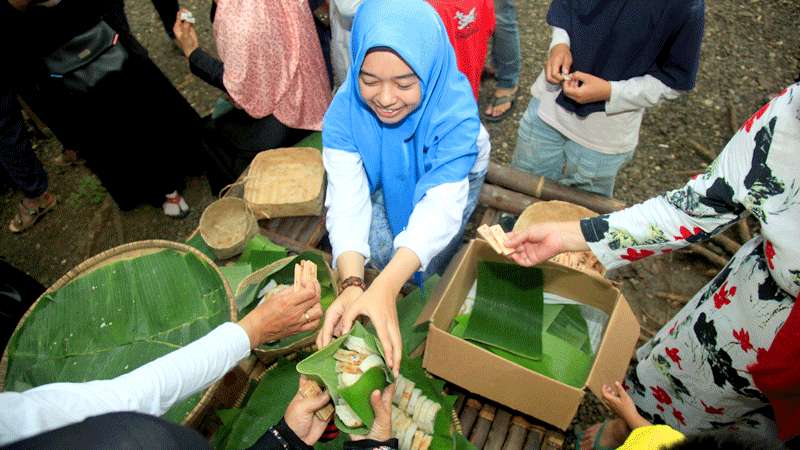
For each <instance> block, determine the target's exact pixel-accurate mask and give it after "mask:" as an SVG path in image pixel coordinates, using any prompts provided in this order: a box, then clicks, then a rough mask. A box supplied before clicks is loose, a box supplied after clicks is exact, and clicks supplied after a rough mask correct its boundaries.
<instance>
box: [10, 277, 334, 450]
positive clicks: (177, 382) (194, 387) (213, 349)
mask: <svg viewBox="0 0 800 450" xmlns="http://www.w3.org/2000/svg"><path fill="white" fill-rule="evenodd" d="M319 296H320V290H319V285H318V283H316V281H314V282H313V283H311V285H307V284H303V286H302V289H300V290H299V291H293V290H290V289H287V290H285V291H283V292H281V293H278V294H276V295H275V296H274V297H272V298H271V299H270V301H269V302H264V303H262V304H261V305H259V306H258V307H256V308H255V309H254V310H253V311H251V312H250V313H249V314H248V315H247V316H245V317H244V318H243V319H242V320H241V321H239V323H238V324H235V323H225V324H222V325H220V326H218V327H217V328H215V329H214V330H212V331H211V332H210V333H208V334H207V335H205V336H203V337H202V338H200V339H198V340H196V341H194V342H192V343H190V344H188V345H186V346H184V347H181V348H179V349H177V350H174V351H172V352H171V353H168V354H166V355H164V356H162V357H160V358H158V359H156V360H154V361H151V362H149V363H147V364H145V365H143V366H141V367H139V368H137V369H134V370H132V371H131V372H129V373H126V374H123V375H120V376H118V377H116V378H113V379H110V380H97V381H89V382H85V383H51V384H46V385H43V386H39V387H36V388H33V389H29V390H27V391H25V392H22V393H17V392H4V393H1V394H0V445H1V444H2V443H7V442H12V441H16V440H19V439H23V438H26V437H30V436H33V435H36V434H39V433H41V432H44V431H48V430H52V429H55V428H59V427H62V426H65V425H69V424H72V423H76V422H80V421H82V420H84V419H86V418H87V417H91V416H97V415H100V414H105V413H110V412H117V411H135V412H140V413H144V414H151V415H157V416H160V415H163V414H164V413H165V412H166V411H167V410H168V409H169V408H171V407H172V406H173V405H174V404H175V403H177V402H179V401H181V400H183V399H185V398H187V397H189V396H190V395H192V394H194V393H196V392H198V391H200V390H202V389H205V388H206V387H208V386H209V385H210V384H211V383H213V382H214V381H216V380H217V379H219V378H221V377H222V376H223V375H225V374H226V373H227V372H228V371H229V370H230V369H231V368H233V367H234V366H235V365H236V364H237V363H238V362H239V361H240V360H242V359H243V358H245V357H246V356H247V355H249V354H250V349H251V348H254V347H256V346H258V345H260V344H261V343H263V342H267V341H270V340H274V339H278V338H282V337H285V336H290V335H293V334H296V333H299V332H303V331H310V330H313V329H315V328H316V327H317V326H318V325H319V319H320V317H321V316H322V308H321V306H320V304H319ZM306 314H307V316H308V319H307V318H306Z"/></svg>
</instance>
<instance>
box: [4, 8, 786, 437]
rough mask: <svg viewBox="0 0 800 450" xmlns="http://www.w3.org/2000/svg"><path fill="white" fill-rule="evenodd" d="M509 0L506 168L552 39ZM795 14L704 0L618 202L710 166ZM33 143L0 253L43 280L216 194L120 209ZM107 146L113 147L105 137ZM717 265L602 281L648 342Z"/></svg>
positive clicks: (200, 104)
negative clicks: (26, 192)
mask: <svg viewBox="0 0 800 450" xmlns="http://www.w3.org/2000/svg"><path fill="white" fill-rule="evenodd" d="M517 3H518V9H519V11H518V14H519V27H520V35H521V45H522V57H523V64H522V74H521V78H520V84H519V85H520V89H519V94H518V96H517V104H516V107H515V109H514V112H513V114H512V116H511V117H509V118H507V119H506V120H504V121H503V122H500V123H498V124H488V129H489V132H490V133H491V136H492V144H493V154H492V159H493V160H494V161H496V162H499V163H504V164H507V163H508V162H509V161H510V157H511V154H512V152H513V149H514V145H515V142H516V130H517V126H518V122H519V119H520V117H521V115H522V114H523V112H524V110H525V107H526V106H527V103H528V101H529V100H530V93H529V87H530V85H531V84H532V82H533V80H534V79H535V77H536V76H537V75H538V73H539V72H540V70H541V68H542V65H543V63H544V61H545V57H546V52H547V48H548V43H549V39H550V30H549V28H548V27H547V25H546V24H545V15H546V12H547V5H548V2H546V1H536V2H534V1H532V0H519V1H518V2H517ZM183 4H184V5H185V6H186V7H188V8H190V9H191V10H192V11H193V12H194V13H195V16H196V17H197V27H198V31H199V34H200V43H201V45H202V46H203V47H205V48H209V49H211V50H212V51H213V40H212V36H211V27H210V24H209V20H208V14H207V11H208V1H207V0H203V1H201V0H188V1H186V2H184V3H183ZM126 7H127V13H128V17H129V20H130V23H131V27H132V29H133V31H134V33H135V35H136V36H137V37H138V38H139V39H140V41H141V42H142V43H143V44H144V45H145V47H146V48H148V49H149V51H150V54H151V57H152V59H153V60H154V61H155V62H156V63H157V64H158V66H159V67H161V69H162V70H163V71H164V72H165V73H166V74H167V75H168V77H169V78H170V79H171V80H172V82H173V83H174V84H175V86H177V87H178V89H179V90H180V91H181V92H182V93H183V94H184V95H185V96H186V98H187V99H188V100H189V101H190V103H191V104H192V105H193V106H194V107H195V108H196V109H197V111H198V112H199V113H200V114H201V115H205V114H208V113H209V112H210V110H211V107H212V105H213V102H214V100H215V99H216V97H217V96H218V95H219V92H218V91H216V90H215V89H214V88H211V87H210V86H208V85H206V84H204V83H203V82H201V81H200V80H199V79H197V78H196V77H194V76H193V75H192V74H191V73H190V72H189V70H188V65H187V62H186V60H185V59H184V57H183V55H182V54H181V53H180V52H179V51H178V50H177V48H176V47H175V46H174V45H173V43H172V42H171V41H170V40H169V39H168V38H167V37H166V35H165V33H164V31H163V29H162V27H161V24H160V22H159V20H158V17H157V15H156V13H155V10H154V9H153V7H152V4H151V3H150V2H149V1H147V0H128V1H127V5H126ZM799 19H800V5H799V4H798V3H797V2H796V0H772V1H749V2H742V1H740V0H715V1H713V2H708V3H707V4H706V29H705V36H704V41H703V47H702V61H701V65H700V72H699V75H698V79H697V86H696V88H695V89H694V90H693V91H692V92H691V93H689V94H688V95H685V96H682V97H680V98H679V99H677V100H674V101H670V102H667V103H664V104H662V105H660V106H658V107H656V108H653V109H651V110H649V111H648V112H647V113H646V114H645V118H644V122H643V124H642V129H641V136H640V142H639V146H638V148H637V151H636V157H635V158H634V160H633V161H632V162H631V163H629V164H627V165H626V166H625V167H624V168H623V169H622V171H621V172H620V174H619V176H618V177H617V188H616V194H615V195H616V197H618V198H619V199H621V200H623V201H625V202H628V203H634V202H638V201H642V200H645V199H647V198H650V197H652V196H655V195H657V194H659V193H661V192H664V191H666V190H669V189H673V188H677V187H679V186H681V185H682V184H683V183H684V182H685V181H686V179H687V178H688V176H690V174H693V173H696V172H699V171H702V170H703V169H704V167H706V165H707V162H706V161H705V160H704V159H703V158H701V157H700V156H698V155H697V154H696V153H695V152H694V151H693V150H692V147H691V146H690V144H689V142H690V140H692V141H695V142H697V143H700V144H701V145H703V146H705V147H707V148H708V149H711V150H712V151H714V152H718V151H719V150H720V149H721V148H722V147H723V146H724V144H725V142H726V141H727V140H728V138H729V137H730V136H731V134H732V133H733V131H734V130H735V129H736V128H738V126H739V124H740V123H742V122H743V121H744V120H745V119H746V118H747V116H748V115H749V114H750V113H751V112H753V111H755V110H756V109H757V108H758V107H759V106H760V105H761V104H762V103H763V102H764V101H765V100H766V99H767V98H769V95H770V94H773V93H775V92H778V91H780V90H781V89H782V88H783V87H784V86H786V85H788V84H790V83H791V82H792V81H793V80H794V79H795V77H797V75H798V72H800V34H798V33H797V24H798V20H799ZM492 88H493V81H492V80H486V81H484V84H483V89H482V92H481V97H482V105H485V102H486V99H487V98H488V96H490V95H491V93H492ZM482 107H484V108H485V106H482ZM153 108H158V105H157V104H154V105H153ZM33 142H34V147H35V150H36V152H37V154H38V155H39V158H40V159H41V160H42V161H43V162H44V164H45V168H46V169H47V171H48V173H49V176H50V189H51V192H53V193H54V194H55V195H56V196H58V199H59V204H58V206H57V208H56V209H55V210H54V211H52V212H51V213H49V214H48V215H47V216H45V217H44V218H43V219H42V220H41V222H40V223H38V224H37V225H36V226H35V227H34V228H32V229H31V230H29V231H27V232H25V233H24V234H21V235H13V234H11V233H9V232H8V231H4V232H0V256H2V257H3V258H5V259H7V260H8V261H10V262H11V263H12V264H13V265H15V266H16V267H18V268H20V269H22V270H24V271H25V272H27V273H29V274H31V275H32V276H33V277H34V278H36V279H37V280H39V281H40V282H41V283H42V284H44V285H45V286H47V285H50V284H52V283H53V282H54V281H55V280H57V279H58V278H59V277H61V276H62V275H63V274H64V273H65V272H66V271H67V270H69V269H70V268H71V267H74V266H75V265H76V264H78V263H80V262H81V261H83V260H84V259H86V258H87V257H89V256H91V255H93V254H96V253H98V252H100V251H102V250H105V249H108V248H111V247H113V246H116V245H119V244H122V243H126V242H131V241H136V240H141V239H169V240H177V241H181V240H183V239H185V238H186V237H187V236H188V235H189V234H190V233H191V232H192V231H193V230H194V229H195V228H196V226H197V223H198V221H199V218H200V214H201V212H202V210H203V208H204V207H205V206H206V205H208V204H209V203H210V202H211V201H213V199H214V196H213V195H212V194H211V193H210V192H209V189H208V184H207V182H206V181H205V180H204V179H203V178H200V177H195V178H189V179H188V180H187V188H186V190H185V192H184V195H185V197H186V199H187V201H188V202H189V204H190V205H191V206H192V212H191V214H190V215H189V216H188V217H187V218H185V219H183V220H173V219H170V218H167V217H165V216H164V215H163V214H162V213H161V210H160V208H154V207H151V206H142V207H140V208H138V209H136V210H134V211H129V212H121V211H119V209H118V208H117V207H116V205H115V204H114V203H113V201H112V200H111V199H110V197H108V196H107V195H104V192H103V190H102V188H101V187H100V185H99V183H98V182H97V180H96V178H94V177H93V175H92V174H91V172H90V171H89V170H88V169H86V168H85V167H83V166H73V167H68V168H62V167H58V166H55V165H54V164H52V162H51V160H52V159H53V158H54V157H55V156H57V155H58V154H59V152H60V151H61V145H60V144H59V143H58V142H57V141H56V140H55V139H53V138H41V137H34V139H33ZM108 151H114V144H113V142H110V143H109V148H108ZM146 182H147V174H142V183H146ZM19 198H20V196H19V193H18V192H14V191H13V190H12V191H8V192H7V193H5V194H2V195H0V221H2V224H3V226H5V225H6V224H8V222H9V221H10V220H11V217H12V215H13V213H14V212H15V211H16V206H17V204H18V202H19ZM731 237H736V235H735V234H731ZM717 269H718V267H716V266H714V265H712V264H710V263H708V262H707V261H705V260H704V259H701V258H699V257H697V256H695V255H693V254H682V253H678V254H673V255H669V256H666V257H660V258H650V259H649V260H645V261H642V262H639V263H637V264H636V265H633V266H629V267H626V268H623V269H621V270H617V271H613V272H612V273H610V274H609V277H610V278H612V279H613V280H615V281H617V282H619V283H620V284H621V286H622V289H623V292H624V294H625V296H626V297H627V299H628V300H629V301H630V303H631V304H632V306H633V309H634V310H635V312H636V313H637V315H638V316H639V319H640V322H641V324H642V328H643V336H645V337H647V336H649V334H650V333H652V332H655V331H657V330H658V329H659V328H660V327H661V325H662V324H663V323H664V322H666V321H667V320H668V319H669V318H670V317H671V316H672V315H674V313H675V312H676V311H677V308H678V307H679V303H680V302H676V301H672V302H670V301H665V300H664V299H663V294H664V293H669V294H673V297H675V298H689V297H690V296H691V295H692V294H693V293H694V292H696V291H697V290H698V289H699V288H700V287H702V286H703V285H704V284H705V283H706V282H707V281H708V280H709V279H710V277H711V276H712V275H713V274H714V273H715V271H716V270H717ZM608 414H609V413H607V412H606V411H605V410H604V408H603V407H602V405H600V404H599V403H598V402H597V401H596V399H593V396H592V395H588V396H587V400H586V401H585V402H584V404H583V405H582V407H581V409H580V411H579V413H578V416H577V417H576V419H575V425H576V426H577V427H578V428H583V427H585V426H587V425H588V424H590V423H592V422H594V421H596V420H598V419H599V418H601V417H602V416H604V415H608Z"/></svg>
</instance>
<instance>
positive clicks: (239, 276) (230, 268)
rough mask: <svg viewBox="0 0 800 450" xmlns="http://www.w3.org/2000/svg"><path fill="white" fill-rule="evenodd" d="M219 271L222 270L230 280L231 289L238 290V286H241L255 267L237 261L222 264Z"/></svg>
mask: <svg viewBox="0 0 800 450" xmlns="http://www.w3.org/2000/svg"><path fill="white" fill-rule="evenodd" d="M219 271H220V272H222V275H223V276H224V277H225V279H226V280H228V284H229V285H230V287H231V289H232V290H233V291H234V292H236V288H238V287H239V284H240V283H241V282H242V280H244V279H245V278H247V276H248V275H250V274H251V273H252V272H253V269H252V267H250V264H240V263H236V264H230V265H227V266H222V267H220V268H219Z"/></svg>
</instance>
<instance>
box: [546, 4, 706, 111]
mask: <svg viewBox="0 0 800 450" xmlns="http://www.w3.org/2000/svg"><path fill="white" fill-rule="evenodd" d="M704 9H705V3H704V0H553V2H552V3H551V5H550V10H549V11H548V13H547V23H549V24H550V25H553V26H556V27H559V28H563V29H565V30H566V31H567V33H569V37H570V51H571V52H572V61H573V62H572V70H580V71H581V72H586V73H590V74H592V75H595V76H598V77H600V78H603V79H605V80H609V81H619V80H627V79H629V78H633V77H638V76H642V75H652V76H653V77H655V78H657V79H659V80H661V82H662V83H664V84H666V85H667V86H669V87H671V88H672V89H675V90H679V91H688V90H690V89H692V88H694V82H695V77H696V76H697V69H698V67H699V65H700V42H701V41H702V39H703V25H704V23H703V14H704ZM556 103H558V104H559V105H561V106H562V107H563V108H565V109H566V110H568V111H572V112H574V113H576V114H577V115H579V116H587V115H589V114H590V113H593V112H598V111H605V102H604V101H603V102H594V103H587V104H583V105H582V104H579V103H577V102H576V101H574V100H572V99H571V98H569V97H567V96H565V95H564V93H563V92H561V93H560V94H559V96H558V98H557V99H556Z"/></svg>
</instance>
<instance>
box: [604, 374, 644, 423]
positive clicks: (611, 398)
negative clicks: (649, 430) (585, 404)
mask: <svg viewBox="0 0 800 450" xmlns="http://www.w3.org/2000/svg"><path fill="white" fill-rule="evenodd" d="M603 399H604V400H605V401H606V404H607V405H608V407H609V408H611V410H612V411H614V413H615V414H616V415H617V416H619V417H620V418H621V419H622V420H624V421H625V423H627V424H628V427H629V428H630V429H631V430H633V429H634V428H639V427H643V426H647V425H650V422H648V421H647V420H645V419H644V418H643V417H642V416H641V415H639V412H638V411H636V405H635V404H634V403H633V399H631V397H630V395H628V393H627V392H625V388H624V387H622V383H620V382H619V381H615V382H614V384H613V385H608V384H604V385H603Z"/></svg>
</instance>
